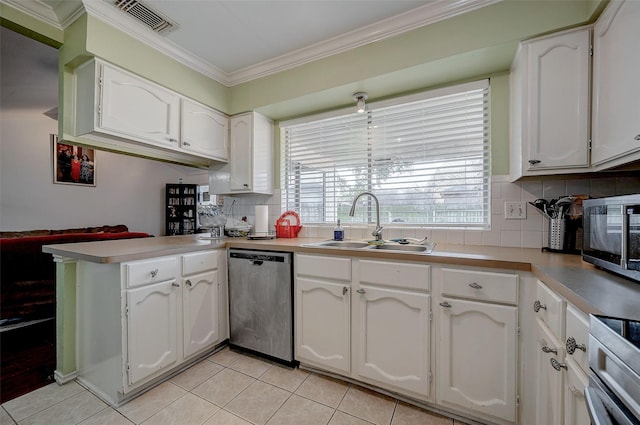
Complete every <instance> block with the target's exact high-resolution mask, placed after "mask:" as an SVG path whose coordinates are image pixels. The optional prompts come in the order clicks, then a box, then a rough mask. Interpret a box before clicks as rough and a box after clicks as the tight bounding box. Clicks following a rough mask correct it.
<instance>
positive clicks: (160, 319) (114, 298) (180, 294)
mask: <svg viewBox="0 0 640 425" xmlns="http://www.w3.org/2000/svg"><path fill="white" fill-rule="evenodd" d="M221 258H225V257H224V255H221V254H220V251H218V250H210V251H198V252H193V253H186V254H182V255H175V256H167V257H158V258H151V259H145V260H138V261H131V262H126V263H121V264H117V263H116V264H98V263H90V262H85V261H81V262H79V263H78V282H79V285H78V298H79V299H78V320H79V323H80V324H81V325H82V326H79V329H80V330H79V335H78V342H79V343H78V347H79V349H78V357H79V358H78V363H79V374H78V380H79V381H80V382H82V383H83V384H84V385H86V386H87V387H88V388H90V389H91V390H93V391H94V392H95V393H96V394H97V395H99V396H100V397H101V398H102V399H103V400H105V401H106V402H108V403H110V404H113V405H118V404H120V403H122V402H123V401H126V400H127V399H129V398H130V397H131V396H132V395H135V394H136V393H138V392H139V391H141V390H144V389H146V388H147V387H148V386H150V385H153V384H154V383H156V382H159V381H161V380H162V379H163V377H165V376H167V375H168V374H169V373H170V372H171V371H175V370H176V369H178V368H180V367H182V366H184V365H186V364H188V362H189V361H190V359H194V360H195V359H197V358H198V356H197V354H205V353H206V352H207V350H208V349H213V348H214V346H215V344H216V343H217V342H218V341H219V340H220V339H221V337H222V332H221V326H220V316H221V314H227V312H226V310H224V311H222V309H221V301H220V300H219V296H220V295H219V294H220V278H219V276H220V275H219V273H218V267H219V266H220V267H222V268H223V266H224V265H223V264H219V259H221ZM180 265H181V266H180ZM223 269H224V268H223ZM225 294H226V292H225ZM225 302H226V300H225ZM225 323H226V322H225ZM224 334H225V335H226V332H224Z"/></svg>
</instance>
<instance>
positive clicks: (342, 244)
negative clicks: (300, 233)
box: [306, 241, 369, 248]
mask: <svg viewBox="0 0 640 425" xmlns="http://www.w3.org/2000/svg"><path fill="white" fill-rule="evenodd" d="M306 246H315V247H332V248H365V247H367V246H369V244H367V243H366V242H357V241H324V242H316V243H310V244H307V245H306Z"/></svg>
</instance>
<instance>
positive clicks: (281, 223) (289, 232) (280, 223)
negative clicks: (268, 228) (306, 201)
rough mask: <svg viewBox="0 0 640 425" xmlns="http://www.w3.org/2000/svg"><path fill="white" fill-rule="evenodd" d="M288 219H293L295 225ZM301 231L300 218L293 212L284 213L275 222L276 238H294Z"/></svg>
mask: <svg viewBox="0 0 640 425" xmlns="http://www.w3.org/2000/svg"><path fill="white" fill-rule="evenodd" d="M288 217H294V218H295V219H296V224H291V220H290V219H289V218H288ZM300 229H302V224H300V216H299V215H298V213H297V212H295V211H286V212H284V213H282V215H281V216H280V218H279V219H278V220H277V221H276V237H278V238H296V237H298V232H299V231H300Z"/></svg>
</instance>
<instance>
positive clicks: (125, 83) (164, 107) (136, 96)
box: [99, 65, 180, 148]
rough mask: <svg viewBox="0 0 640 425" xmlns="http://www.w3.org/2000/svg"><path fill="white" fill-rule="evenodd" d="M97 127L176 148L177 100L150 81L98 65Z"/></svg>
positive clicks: (177, 127)
mask: <svg viewBox="0 0 640 425" xmlns="http://www.w3.org/2000/svg"><path fill="white" fill-rule="evenodd" d="M100 84H101V99H100V110H99V125H100V127H101V128H102V129H103V130H106V131H109V132H113V133H118V134H120V135H122V136H123V137H126V138H131V139H134V140H138V141H141V142H145V143H150V144H153V145H157V146H163V147H173V148H178V147H179V146H178V137H179V135H180V133H179V130H180V109H179V108H180V98H179V97H178V95H176V94H174V93H172V92H170V91H168V90H164V89H163V88H162V87H160V86H157V85H155V84H153V83H151V82H148V81H145V80H142V79H140V78H137V77H135V76H133V75H131V74H129V73H126V72H123V71H120V70H117V69H114V68H111V67H109V66H105V65H103V66H102V79H101V83H100Z"/></svg>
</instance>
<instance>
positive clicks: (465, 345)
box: [437, 298, 518, 421]
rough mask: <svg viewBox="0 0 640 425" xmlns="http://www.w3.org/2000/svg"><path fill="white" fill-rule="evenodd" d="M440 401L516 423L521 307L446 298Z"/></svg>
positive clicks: (440, 355)
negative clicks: (519, 309)
mask: <svg viewBox="0 0 640 425" xmlns="http://www.w3.org/2000/svg"><path fill="white" fill-rule="evenodd" d="M442 304H445V305H449V306H450V307H442V313H441V314H439V316H438V321H439V326H440V335H441V337H442V338H441V340H440V341H439V342H438V344H437V347H438V359H439V360H440V362H439V363H438V365H439V368H438V372H439V373H438V376H437V387H438V401H439V402H440V403H442V404H446V405H453V406H458V407H462V408H465V409H470V410H473V411H474V412H476V413H478V414H482V415H488V416H493V417H497V418H501V419H504V420H506V421H515V418H516V394H517V390H516V388H517V380H516V377H517V370H518V367H517V363H516V360H517V355H516V353H517V347H518V342H517V322H518V309H517V308H516V307H511V306H503V305H493V304H485V303H480V302H475V301H468V300H458V299H450V298H443V302H442V303H441V305H442Z"/></svg>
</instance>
